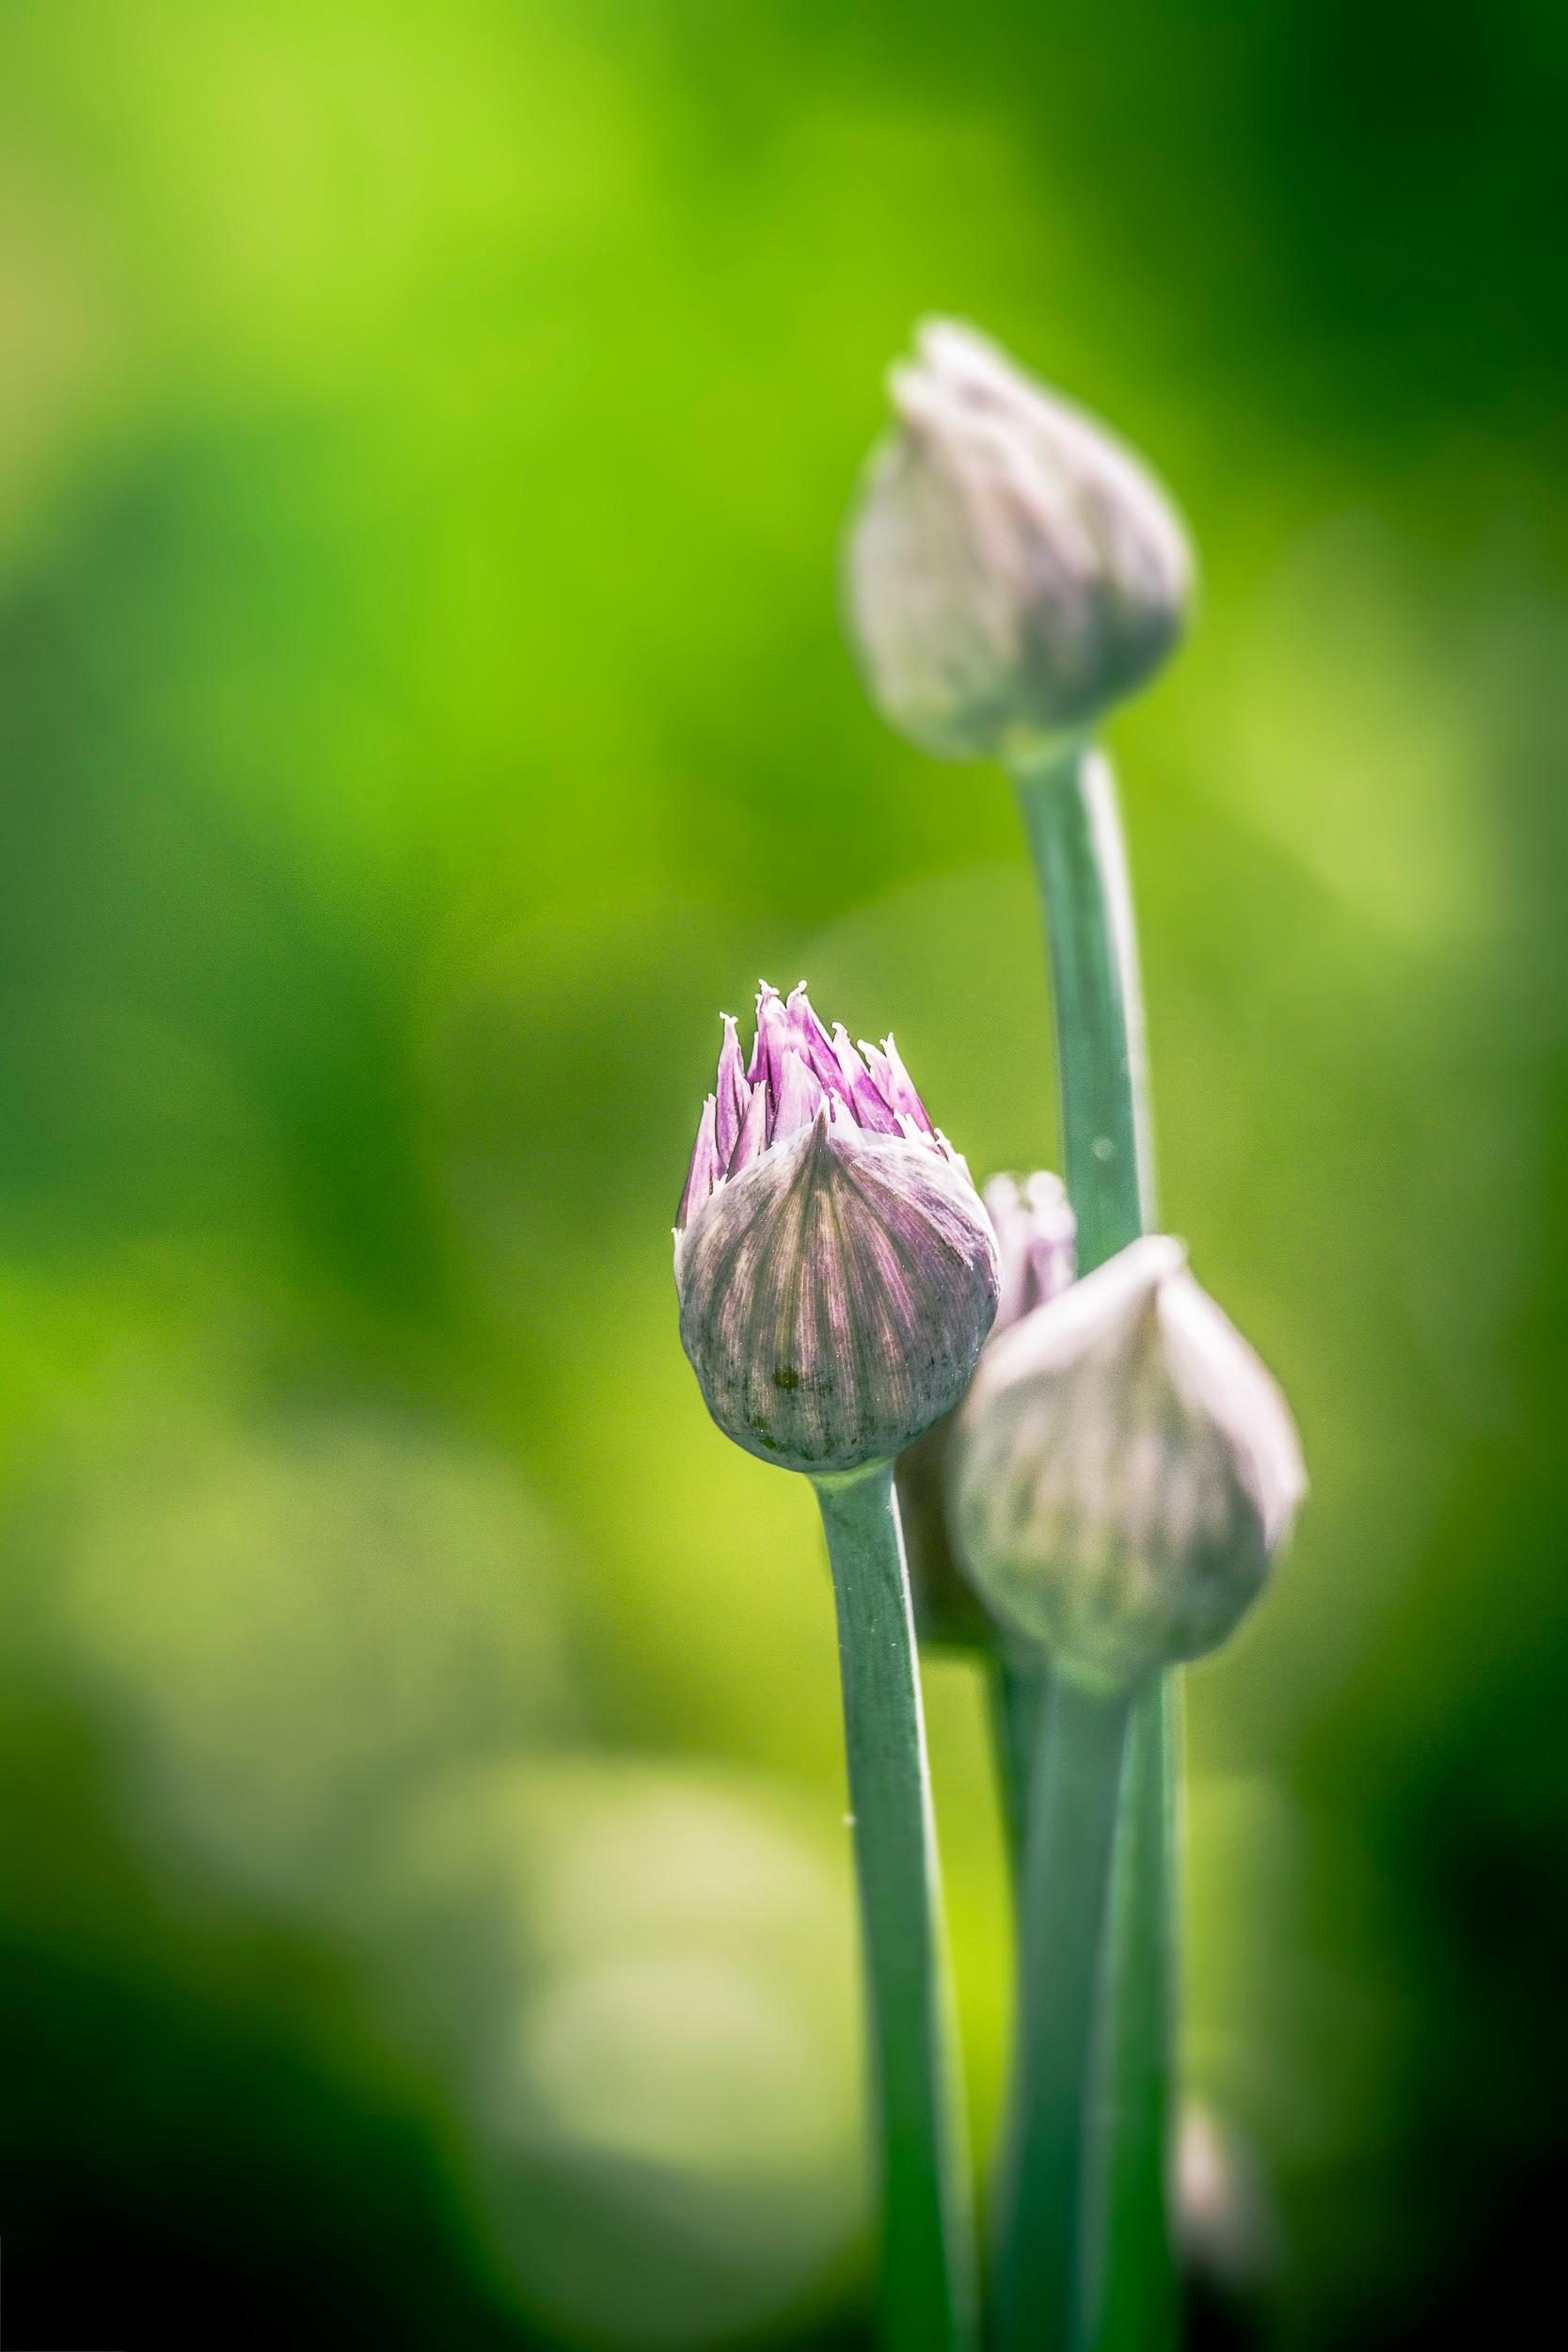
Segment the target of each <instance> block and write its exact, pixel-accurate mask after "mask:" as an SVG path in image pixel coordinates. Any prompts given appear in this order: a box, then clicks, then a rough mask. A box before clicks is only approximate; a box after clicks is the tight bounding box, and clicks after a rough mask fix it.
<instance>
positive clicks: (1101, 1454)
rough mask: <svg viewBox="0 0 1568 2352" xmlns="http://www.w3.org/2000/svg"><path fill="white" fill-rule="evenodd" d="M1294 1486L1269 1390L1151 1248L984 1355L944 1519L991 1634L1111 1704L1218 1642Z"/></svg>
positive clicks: (1297, 1456)
mask: <svg viewBox="0 0 1568 2352" xmlns="http://www.w3.org/2000/svg"><path fill="white" fill-rule="evenodd" d="M1306 1483H1307V1482H1306V1475H1305V1472H1304V1470H1303V1467H1302V1459H1301V1450H1300V1446H1299V1443H1298V1441H1297V1438H1296V1432H1295V1426H1294V1423H1293V1422H1292V1421H1291V1413H1290V1408H1289V1406H1287V1405H1286V1403H1285V1400H1284V1398H1283V1396H1282V1395H1281V1394H1280V1392H1279V1390H1278V1388H1277V1387H1276V1386H1275V1381H1274V1380H1273V1378H1272V1377H1271V1375H1269V1373H1268V1372H1267V1371H1266V1370H1265V1369H1264V1367H1263V1365H1262V1364H1261V1363H1260V1362H1259V1359H1258V1358H1257V1357H1256V1356H1255V1355H1254V1354H1253V1351H1252V1350H1251V1348H1250V1347H1248V1345H1247V1344H1246V1342H1245V1341H1244V1340H1243V1338H1242V1336H1241V1334H1240V1332H1238V1331H1237V1330H1236V1328H1235V1327H1234V1325H1233V1324H1231V1323H1230V1322H1229V1321H1228V1319H1227V1317H1226V1315H1224V1314H1223V1313H1222V1312H1221V1311H1220V1309H1219V1308H1218V1307H1217V1306H1216V1305H1215V1304H1214V1302H1213V1300H1212V1298H1211V1297H1210V1296H1209V1295H1208V1294H1207V1292H1205V1291H1204V1290H1202V1289H1201V1288H1200V1287H1199V1285H1198V1283H1197V1282H1196V1280H1195V1279H1194V1278H1193V1276H1192V1275H1191V1274H1190V1273H1189V1272H1188V1270H1187V1264H1186V1256H1185V1252H1184V1251H1183V1249H1182V1248H1181V1246H1180V1243H1179V1242H1175V1241H1171V1240H1168V1239H1166V1238H1165V1237H1164V1236H1163V1235H1159V1234H1151V1235H1148V1237H1146V1238H1145V1239H1144V1240H1142V1241H1136V1242H1133V1243H1132V1246H1131V1247H1130V1248H1126V1249H1123V1250H1122V1251H1120V1252H1119V1254H1118V1255H1117V1256H1116V1257H1114V1258H1112V1259H1110V1260H1108V1261H1107V1262H1106V1263H1105V1264H1103V1265H1101V1266H1099V1267H1097V1268H1096V1269H1095V1270H1094V1272H1093V1273H1091V1274H1087V1275H1085V1277H1084V1278H1083V1279H1082V1280H1080V1281H1077V1282H1074V1283H1072V1284H1071V1286H1070V1287H1069V1289H1067V1290H1065V1291H1063V1292H1062V1293H1061V1294H1060V1295H1059V1296H1058V1297H1056V1298H1054V1299H1053V1300H1052V1301H1051V1303H1050V1304H1049V1305H1048V1306H1044V1307H1041V1308H1039V1309H1037V1311H1036V1312H1035V1313H1033V1314H1030V1315H1026V1316H1025V1317H1024V1318H1023V1320H1022V1322H1021V1323H1018V1324H1015V1325H1014V1327H1013V1328H1012V1329H1011V1330H1010V1331H1008V1332H1006V1333H1005V1334H1004V1336H1003V1337H1002V1338H1001V1339H1000V1340H998V1341H997V1343H996V1344H995V1346H994V1347H992V1348H990V1349H988V1351H987V1353H986V1356H985V1359H984V1360H983V1361H982V1363H981V1366H980V1369H979V1372H978V1374H977V1375H976V1377H975V1380H974V1387H973V1388H972V1389H971V1391H970V1393H969V1396H968V1398H967V1400H966V1402H965V1405H964V1408H963V1412H962V1414H961V1415H960V1416H959V1420H958V1431H957V1435H956V1438H955V1444H954V1459H953V1468H952V1481H951V1486H950V1515H951V1524H952V1527H953V1532H954V1535H955V1539H956V1542H957V1546H958V1551H959V1554H960V1557H961V1558H962V1560H963V1562H964V1565H965V1566H966V1567H967V1569H968V1571H969V1573H970V1575H971V1577H972V1579H973V1580H974V1584H975V1586H976V1588H977V1589H978V1591H979V1592H980V1593H981V1595H982V1596H983V1597H984V1598H985V1600H986V1602H987V1604H988V1606H989V1607H990V1609H991V1610H992V1611H993V1612H994V1613H995V1614H996V1616H997V1617H998V1618H999V1619H1000V1620H1001V1621H1002V1623H1003V1625H1004V1626H1005V1627H1006V1628H1009V1629H1012V1630H1013V1631H1014V1632H1015V1633H1016V1634H1018V1635H1019V1636H1020V1637H1022V1639H1023V1640H1025V1641H1027V1642H1031V1643H1036V1644H1040V1645H1044V1646H1045V1647H1046V1648H1047V1649H1048V1650H1049V1651H1050V1653H1051V1655H1052V1658H1053V1663H1054V1664H1055V1666H1056V1668H1057V1670H1058V1672H1060V1673H1062V1674H1065V1675H1068V1676H1069V1677H1072V1678H1073V1679H1074V1680H1076V1681H1078V1682H1080V1683H1082V1684H1083V1685H1085V1687H1087V1688H1089V1689H1091V1690H1096V1691H1100V1692H1106V1693H1110V1692H1119V1691H1123V1690H1126V1689H1129V1688H1131V1686H1132V1684H1134V1683H1135V1682H1137V1681H1139V1680H1140V1679H1141V1678H1142V1677H1143V1676H1145V1675H1146V1674H1148V1672H1150V1671H1151V1670H1152V1669H1153V1668H1155V1667H1157V1666H1161V1665H1165V1664H1174V1663H1176V1662H1177V1661H1180V1660H1183V1659H1190V1658H1197V1657H1201V1656H1202V1655H1203V1653H1204V1652H1205V1651H1207V1650H1211V1649H1213V1648H1215V1647H1216V1646H1217V1645H1218V1644H1220V1643H1221V1642H1223V1641H1224V1640H1225V1638H1226V1636H1227V1634H1228V1633H1229V1632H1230V1631H1231V1630H1232V1629H1233V1628H1234V1627H1235V1625H1236V1624H1237V1622H1238V1620H1239V1619H1240V1618H1241V1617H1242V1615H1243V1613H1244V1612H1245V1610H1246V1609H1247V1607H1248V1605H1249V1603H1250V1602H1251V1601H1252V1600H1253V1599H1254V1598H1255V1597H1257V1595H1258V1594H1259V1591H1260V1590H1261V1589H1262V1586H1263V1584H1264V1583H1265V1581H1267V1578H1268V1573H1269V1568H1270V1565H1271V1563H1272V1561H1273V1559H1274V1556H1275V1552H1276V1551H1277V1549H1278V1548H1279V1546H1280V1544H1281V1543H1282V1542H1283V1540H1284V1538H1285V1536H1286V1535H1287V1534H1288V1533H1289V1531H1290V1528H1291V1522H1292V1520H1293V1518H1294V1517H1295V1513H1296V1509H1297V1506H1298V1504H1299V1503H1300V1502H1301V1499H1302V1496H1303V1495H1304V1493H1305V1492H1306Z"/></svg>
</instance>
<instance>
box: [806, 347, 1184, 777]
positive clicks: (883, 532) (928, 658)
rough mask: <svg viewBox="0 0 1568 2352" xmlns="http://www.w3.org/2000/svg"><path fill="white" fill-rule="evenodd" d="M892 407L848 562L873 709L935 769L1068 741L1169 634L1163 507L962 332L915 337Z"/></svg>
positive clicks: (1144, 670)
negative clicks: (889, 430) (938, 760)
mask: <svg viewBox="0 0 1568 2352" xmlns="http://www.w3.org/2000/svg"><path fill="white" fill-rule="evenodd" d="M892 394H893V405H894V408H895V412H896V415H897V419H898V430H897V432H896V433H895V436H894V437H893V438H892V439H891V440H890V441H888V442H887V443H886V444H885V446H884V447H883V448H882V449H881V450H880V451H879V453H878V454H877V456H876V457H875V458H874V460H873V463H872V468H871V471H870V474H869V477H868V480H867V483H866V486H865V489H864V491H863V496H862V500H861V504H860V507H859V511H858V513H857V515H856V516H855V519H854V522H853V526H852V530H851V533H850V538H849V545H848V598H849V608H850V613H851V617H852V621H853V630H854V636H855V639H856V642H857V645H858V649H859V652H860V656H861V659H862V661H863V666H864V670H865V673H866V678H867V682H868V684H869V686H870V689H871V692H872V694H873V696H874V698H875V700H876V701H877V703H878V705H879V707H880V709H881V710H882V712H883V714H884V715H885V716H886V718H887V719H888V720H889V721H890V722H891V723H892V724H893V725H894V726H895V727H897V728H898V729H900V731H901V732H902V733H904V734H906V735H908V736H910V737H911V738H912V739H913V740H914V741H915V742H917V743H919V744H920V745H921V746H922V747H923V748H924V749H926V750H927V751H931V752H935V753H937V754H938V755H940V756H942V757H946V758H954V759H973V758H979V757H987V756H990V757H999V756H1002V755H1004V754H1006V752H1007V751H1009V750H1017V749H1018V748H1019V747H1020V746H1021V745H1022V744H1023V743H1025V742H1026V741H1027V740H1029V739H1040V738H1046V739H1049V738H1054V737H1062V736H1070V735H1078V734H1082V733H1084V732H1085V731H1086V729H1087V728H1088V727H1089V726H1090V725H1091V724H1092V723H1094V721H1095V720H1096V719H1098V718H1099V717H1100V716H1101V714H1102V713H1103V712H1104V711H1105V710H1106V709H1108V708H1109V707H1110V706H1111V705H1112V704H1114V703H1117V702H1119V701H1121V700H1122V699H1123V698H1124V697H1125V696H1127V695H1129V694H1131V693H1132V692H1133V691H1135V690H1136V689H1137V688H1138V687H1140V686H1142V685H1143V684H1144V683H1145V682H1146V680H1147V679H1148V677H1150V676H1151V675H1153V673H1154V671H1155V670H1156V669H1158V667H1159V665H1160V663H1161V662H1162V661H1163V660H1164V658H1165V656H1166V654H1167V653H1168V652H1169V651H1170V649H1171V647H1172V645H1173V644H1175V642H1176V640H1177V638H1178V636H1179V635H1180V630H1181V628H1182V625H1183V622H1184V619H1185V616H1186V611H1187V606H1188V602H1189V598H1190V594H1191V580H1192V559H1191V556H1190V554H1189V551H1188V547H1187V542H1186V538H1185V535H1184V533H1183V532H1182V529H1181V525H1180V521H1179V520H1178V518H1177V516H1176V514H1175V511H1174V509H1173V508H1172V506H1171V504H1170V501H1169V500H1168V499H1167V498H1166V496H1165V494H1164V490H1162V489H1161V487H1160V485H1158V484H1157V483H1156V482H1155V481H1154V479H1153V477H1152V476H1151V475H1150V474H1149V473H1148V471H1147V470H1146V469H1144V468H1143V467H1142V466H1141V465H1140V464H1139V463H1138V461H1137V460H1136V459H1135V458H1134V457H1133V456H1132V454H1131V453H1129V452H1128V451H1126V450H1125V449H1123V448H1122V447H1121V445H1120V443H1119V442H1117V441H1116V440H1115V439H1113V438H1112V437H1111V436H1110V434H1108V433H1107V432H1105V431H1104V430H1103V428H1102V427H1101V426H1100V425H1098V424H1097V423H1095V422H1094V421H1092V420H1091V419H1089V418H1088V417H1086V416H1084V415H1083V414H1081V413H1080V411H1079V410H1078V409H1076V408H1074V407H1072V406H1071V405H1069V403H1068V402H1066V401H1065V400H1062V399H1060V398H1059V397H1058V396H1057V395H1056V394H1055V393H1053V392H1051V391H1048V390H1047V389H1046V388H1045V387H1044V386H1043V385H1041V384H1037V383H1036V382H1035V381H1034V379H1033V378H1032V377H1030V376H1028V375H1025V374H1024V373H1022V370H1021V369H1019V368H1016V367H1014V365H1013V364H1012V362H1011V361H1010V360H1009V359H1007V358H1006V357H1005V356H1004V354H1003V353H1002V352H1000V351H999V350H997V349H996V347H995V346H994V344H991V343H990V342H986V341H985V340H984V339H983V338H982V337H981V336H979V335H977V334H975V333H974V331H973V330H972V329H971V328H969V327H966V326H954V325H951V324H949V323H948V322H946V321H942V320H934V321H930V322H928V323H927V325H925V326H922V327H921V329H920V330H919V333H918V335H917V338H916V356H915V358H914V359H913V360H911V362H910V363H909V364H908V365H906V366H903V367H899V368H896V369H895V371H894V373H893V378H892Z"/></svg>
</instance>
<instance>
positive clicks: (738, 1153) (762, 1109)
mask: <svg viewBox="0 0 1568 2352" xmlns="http://www.w3.org/2000/svg"><path fill="white" fill-rule="evenodd" d="M767 1148H768V1089H767V1088H766V1087H750V1088H748V1089H747V1095H746V1116H745V1117H744V1119H742V1120H741V1122H740V1133H739V1135H738V1136H736V1144H735V1150H734V1152H732V1153H731V1154H730V1162H729V1166H728V1168H726V1169H725V1174H726V1175H729V1176H738V1175H739V1173H740V1171H741V1169H742V1168H747V1167H749V1166H750V1165H751V1163H752V1160H754V1159H756V1158H757V1157H758V1156H759V1154H760V1153H761V1152H765V1151H766V1150H767Z"/></svg>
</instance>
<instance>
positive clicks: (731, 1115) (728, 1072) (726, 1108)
mask: <svg viewBox="0 0 1568 2352" xmlns="http://www.w3.org/2000/svg"><path fill="white" fill-rule="evenodd" d="M716 1099H717V1104H718V1111H717V1135H718V1145H719V1164H720V1166H721V1168H727V1167H728V1166H729V1162H730V1156H731V1154H732V1153H733V1152H734V1150H735V1146H736V1136H738V1135H739V1133H740V1122H741V1120H743V1119H744V1118H745V1116H746V1105H747V1104H748V1103H749V1101H750V1100H751V1089H750V1088H749V1087H748V1086H747V1084H746V1073H745V1069H744V1067H743V1065H742V1063H741V1059H740V1040H739V1039H738V1038H737V1037H736V1033H735V1016H734V1014H733V1013H728V1012H727V1013H726V1014H725V1015H724V1042H723V1044H722V1046H721V1048H720V1053H719V1079H718V1091H717V1098H716Z"/></svg>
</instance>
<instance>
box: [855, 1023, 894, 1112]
mask: <svg viewBox="0 0 1568 2352" xmlns="http://www.w3.org/2000/svg"><path fill="white" fill-rule="evenodd" d="M861 1055H862V1057H863V1060H864V1063H865V1067H866V1072H867V1073H868V1075H869V1077H870V1080H871V1083H872V1085H873V1086H874V1087H875V1088H876V1089H877V1092H878V1093H879V1095H880V1097H881V1099H882V1101H883V1102H884V1103H885V1104H886V1105H887V1107H888V1109H889V1110H890V1111H894V1112H896V1110H897V1108H898V1105H897V1104H896V1103H895V1101H894V1099H893V1097H894V1083H893V1071H892V1068H891V1067H890V1065H889V1062H888V1057H887V1056H886V1055H885V1054H884V1053H883V1051H882V1049H881V1047H880V1046H879V1045H873V1044H871V1043H870V1042H869V1041H867V1040H866V1039H865V1038H862V1040H861Z"/></svg>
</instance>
